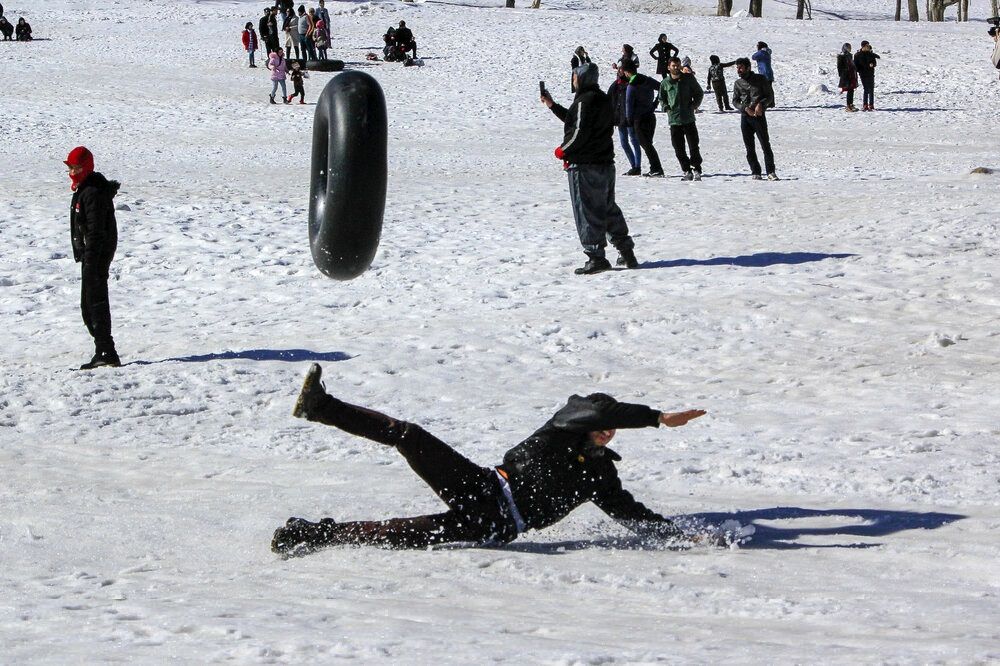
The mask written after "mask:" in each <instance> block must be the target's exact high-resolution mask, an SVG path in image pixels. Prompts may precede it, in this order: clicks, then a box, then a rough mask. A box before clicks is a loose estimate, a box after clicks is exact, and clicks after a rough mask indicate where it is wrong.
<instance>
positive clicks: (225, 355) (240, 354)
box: [124, 349, 353, 365]
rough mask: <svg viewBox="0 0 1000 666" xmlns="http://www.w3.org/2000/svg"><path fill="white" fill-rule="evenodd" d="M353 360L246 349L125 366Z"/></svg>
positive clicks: (339, 355)
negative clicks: (213, 362) (243, 361)
mask: <svg viewBox="0 0 1000 666" xmlns="http://www.w3.org/2000/svg"><path fill="white" fill-rule="evenodd" d="M351 358H353V357H352V356H351V355H350V354H345V353H344V352H314V351H310V350H308V349H246V350H243V351H226V352H216V353H214V354H197V355H194V356H177V357H174V358H165V359H162V360H159V361H132V362H131V363H125V364H124V365H152V364H154V363H174V362H176V363H206V362H208V361H234V360H246V361H285V362H287V363H299V362H302V361H311V362H315V363H319V362H324V363H334V362H336V361H347V360H350V359H351Z"/></svg>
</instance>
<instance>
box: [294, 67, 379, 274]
mask: <svg viewBox="0 0 1000 666" xmlns="http://www.w3.org/2000/svg"><path fill="white" fill-rule="evenodd" d="M387 133H388V120H387V115H386V108H385V96H384V95H383V94H382V88H380V87H379V85H378V82H377V81H376V80H375V79H374V78H372V77H371V76H370V75H368V74H365V73H363V72H354V71H351V72H345V73H343V74H338V75H337V76H335V77H333V78H332V79H331V80H330V82H329V83H328V84H326V88H324V89H323V92H322V94H321V95H320V97H319V101H318V102H317V104H316V117H315V119H314V120H313V146H312V181H311V185H310V189H309V247H310V249H311V250H312V257H313V261H314V262H315V263H316V267H317V268H319V270H320V271H322V272H323V274H324V275H326V276H328V277H331V278H334V279H336V280H350V279H352V278H355V277H357V276H359V275H361V274H362V273H364V272H365V271H366V270H367V269H368V267H369V266H371V263H372V259H374V258H375V251H376V250H377V249H378V242H379V238H380V237H381V235H382V216H383V214H384V213H385V188H386V181H387V178H388V166H387V156H386V153H387V150H386V144H387Z"/></svg>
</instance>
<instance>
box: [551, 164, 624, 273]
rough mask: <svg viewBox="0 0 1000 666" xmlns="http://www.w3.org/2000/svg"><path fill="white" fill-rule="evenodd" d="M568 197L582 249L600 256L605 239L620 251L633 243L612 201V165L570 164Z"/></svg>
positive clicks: (613, 192) (613, 177) (589, 253)
mask: <svg viewBox="0 0 1000 666" xmlns="http://www.w3.org/2000/svg"><path fill="white" fill-rule="evenodd" d="M566 173H567V175H568V176H569V199H570V202H571V203H572V205H573V219H574V220H575V221H576V232H577V234H579V236H580V244H581V245H583V251H584V252H586V253H587V254H588V255H589V256H591V257H603V256H604V248H605V246H607V244H608V240H610V241H611V244H612V245H614V246H615V247H616V248H617V249H618V250H619V251H621V250H631V249H632V248H633V247H634V245H635V243H633V242H632V237H631V236H629V235H628V224H626V223H625V216H624V215H622V211H621V208H619V207H618V204H616V203H615V165H614V164H571V165H570V167H569V169H567V171H566Z"/></svg>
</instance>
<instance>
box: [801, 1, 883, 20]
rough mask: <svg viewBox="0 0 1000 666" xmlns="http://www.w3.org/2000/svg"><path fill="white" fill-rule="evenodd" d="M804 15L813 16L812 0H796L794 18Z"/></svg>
mask: <svg viewBox="0 0 1000 666" xmlns="http://www.w3.org/2000/svg"><path fill="white" fill-rule="evenodd" d="M897 1H898V0H897ZM806 17H808V18H809V19H812V17H813V12H812V1H811V0H798V5H797V6H796V8H795V18H797V19H801V18H806Z"/></svg>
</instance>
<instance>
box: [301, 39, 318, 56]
mask: <svg viewBox="0 0 1000 666" xmlns="http://www.w3.org/2000/svg"><path fill="white" fill-rule="evenodd" d="M299 53H300V54H301V58H302V60H309V49H308V48H307V47H306V36H305V35H302V34H300V35H299ZM312 59H313V60H315V59H316V56H315V55H314V56H313V58H312Z"/></svg>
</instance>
